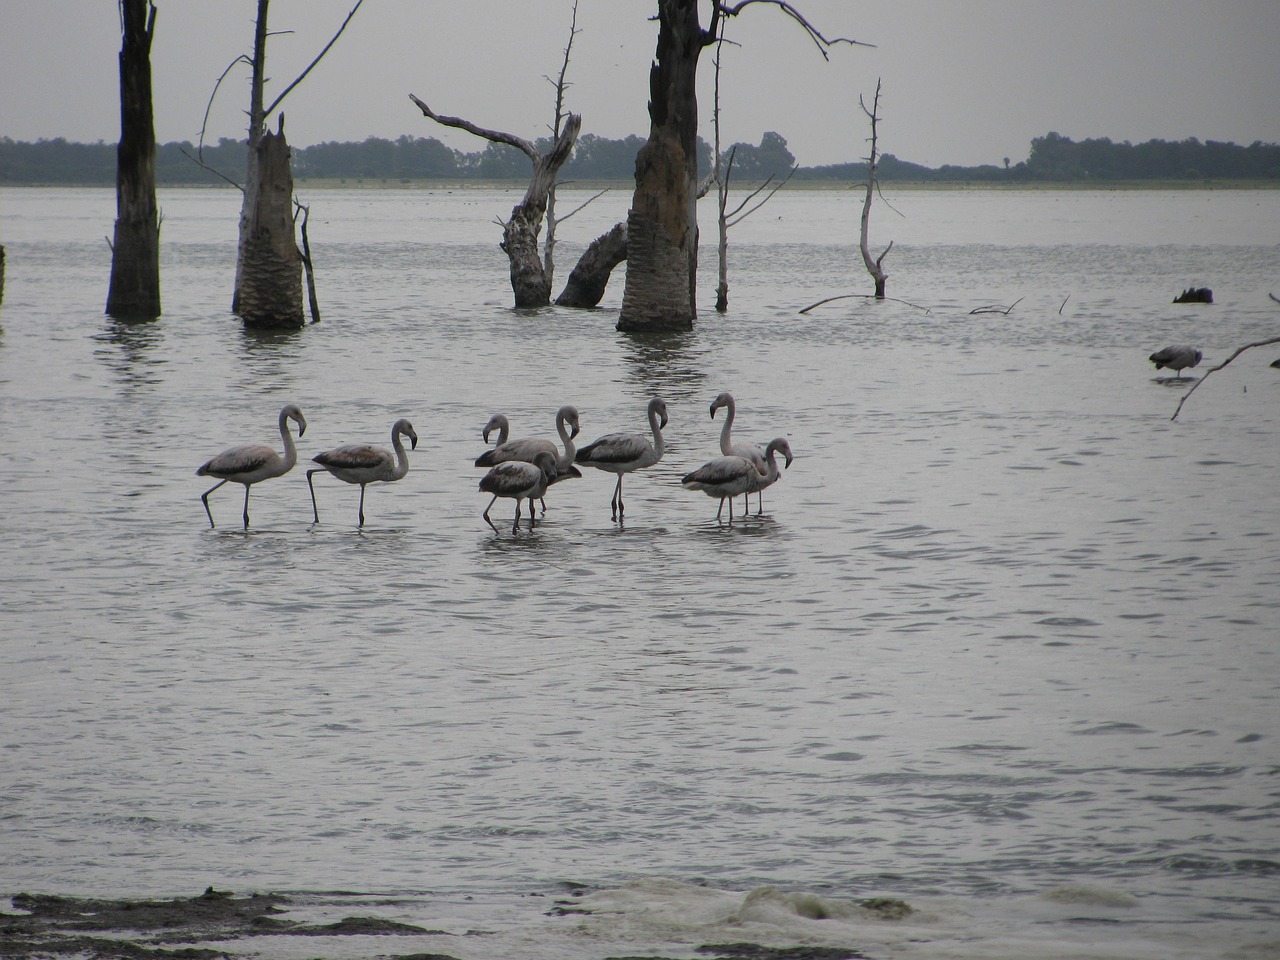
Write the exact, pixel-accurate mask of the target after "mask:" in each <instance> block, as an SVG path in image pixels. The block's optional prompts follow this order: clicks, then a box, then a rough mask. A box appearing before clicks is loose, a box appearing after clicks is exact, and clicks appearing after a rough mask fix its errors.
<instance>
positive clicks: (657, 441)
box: [649, 410, 666, 462]
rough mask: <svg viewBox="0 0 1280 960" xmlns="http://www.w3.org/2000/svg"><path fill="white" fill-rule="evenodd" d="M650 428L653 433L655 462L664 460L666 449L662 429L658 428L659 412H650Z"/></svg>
mask: <svg viewBox="0 0 1280 960" xmlns="http://www.w3.org/2000/svg"><path fill="white" fill-rule="evenodd" d="M649 428H650V429H651V430H652V431H653V453H654V458H655V462H656V461H657V460H661V459H662V454H663V451H664V450H665V449H666V446H665V443H664V441H663V439H662V428H661V427H660V426H658V411H657V410H650V411H649Z"/></svg>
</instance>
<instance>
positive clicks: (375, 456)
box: [307, 417, 418, 527]
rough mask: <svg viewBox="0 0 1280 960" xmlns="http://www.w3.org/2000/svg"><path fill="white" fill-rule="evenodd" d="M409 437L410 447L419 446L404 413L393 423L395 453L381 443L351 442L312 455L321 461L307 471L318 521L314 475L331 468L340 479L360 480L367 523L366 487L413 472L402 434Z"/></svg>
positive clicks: (313, 507) (362, 514)
mask: <svg viewBox="0 0 1280 960" xmlns="http://www.w3.org/2000/svg"><path fill="white" fill-rule="evenodd" d="M402 436H403V437H408V438H409V448H410V449H411V450H416V449H417V448H418V434H417V433H416V432H414V429H413V424H412V423H410V422H409V421H408V420H406V419H404V418H403V417H401V418H400V419H399V420H397V421H396V422H395V423H394V424H393V425H392V427H391V446H392V448H393V449H394V450H395V453H392V452H391V450H388V449H387V448H386V447H377V446H373V445H372V444H367V443H348V444H344V445H343V446H341V447H334V448H333V449H332V450H326V451H325V452H324V453H318V454H316V455H315V456H314V457H312V458H311V459H312V461H314V462H315V463H318V464H320V466H318V467H313V468H312V469H310V470H308V471H307V486H308V487H310V488H311V510H312V512H313V513H314V514H315V522H316V523H319V522H320V509H319V508H318V507H317V506H316V488H315V483H314V482H313V481H312V479H311V478H312V475H314V474H317V473H320V472H321V471H328V472H329V473H331V474H333V475H334V476H335V477H337V478H338V479H339V480H343V481H346V482H347V483H358V484H360V509H359V514H360V526H362V527H363V526H364V488H365V487H366V486H367V485H369V484H371V483H393V482H395V481H396V480H401V479H403V478H404V476H405V474H407V473H408V472H409V455H408V454H407V453H405V449H404V444H403V443H401V442H400V438H401V437H402Z"/></svg>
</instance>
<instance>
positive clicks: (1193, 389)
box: [1169, 295, 1280, 420]
mask: <svg viewBox="0 0 1280 960" xmlns="http://www.w3.org/2000/svg"><path fill="white" fill-rule="evenodd" d="M1271 299H1273V300H1275V296H1274V295H1273V296H1272V297H1271ZM1276 302H1277V303H1280V300H1277V301H1276ZM1272 343H1280V337H1272V338H1271V339H1270V340H1259V341H1258V342H1257V343H1247V344H1245V345H1244V346H1243V347H1241V348H1240V349H1239V350H1237V351H1236V352H1235V353H1233V354H1232V355H1231V356H1229V357H1227V359H1225V360H1223V361H1222V362H1221V363H1220V364H1218V365H1217V366H1216V367H1210V368H1209V369H1208V370H1206V371H1205V372H1204V376H1203V377H1201V378H1200V379H1199V380H1197V381H1196V382H1195V384H1194V385H1193V386H1192V387H1191V389H1190V390H1188V391H1187V392H1186V394H1185V395H1184V396H1183V398H1182V399H1181V400H1179V401H1178V408H1177V409H1176V410H1174V411H1173V416H1172V417H1170V418H1169V419H1170V420H1177V419H1178V414H1179V413H1181V412H1182V405H1183V404H1184V403H1186V402H1187V400H1188V398H1189V397H1190V396H1191V395H1192V394H1193V393H1195V392H1196V388H1197V387H1199V386H1200V384H1202V383H1204V382H1205V381H1206V380H1208V379H1209V374H1211V373H1216V372H1217V371H1219V370H1221V369H1222V368H1223V367H1225V366H1226V365H1227V364H1228V363H1230V362H1231V361H1232V360H1234V359H1235V358H1236V357H1238V356H1240V354H1242V353H1244V352H1245V351H1246V350H1252V349H1253V348H1254V347H1265V346H1267V345H1268V344H1272Z"/></svg>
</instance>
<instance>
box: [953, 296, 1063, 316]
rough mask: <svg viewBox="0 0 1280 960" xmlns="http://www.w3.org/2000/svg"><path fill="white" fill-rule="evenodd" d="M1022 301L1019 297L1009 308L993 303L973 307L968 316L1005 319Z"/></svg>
mask: <svg viewBox="0 0 1280 960" xmlns="http://www.w3.org/2000/svg"><path fill="white" fill-rule="evenodd" d="M1023 299H1025V298H1023V297H1019V298H1018V299H1017V300H1015V301H1013V303H1011V304H1009V306H1007V307H1002V306H999V305H998V304H994V303H993V304H991V305H990V306H986V307H974V308H973V309H972V310H970V311H969V316H971V317H973V316H977V315H978V314H980V313H1001V314H1004V315H1005V316H1006V317H1007V316H1008V315H1009V313H1010V312H1011V311H1012V310H1013V308H1014V307H1016V306H1017V305H1018V304H1020V303H1021V302H1022V301H1023ZM1065 302H1066V301H1065V300H1064V301H1063V303H1065Z"/></svg>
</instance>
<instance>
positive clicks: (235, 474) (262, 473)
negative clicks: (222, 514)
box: [196, 403, 307, 530]
mask: <svg viewBox="0 0 1280 960" xmlns="http://www.w3.org/2000/svg"><path fill="white" fill-rule="evenodd" d="M290 420H292V421H293V422H294V423H296V424H297V425H298V436H299V437H301V436H302V435H303V434H304V433H306V432H307V421H306V419H305V418H304V417H303V416H302V411H301V410H299V409H298V407H297V406H296V405H295V404H292V403H290V404H286V405H285V406H284V407H283V408H282V409H281V411H280V438H281V439H282V440H283V441H284V456H281V455H280V454H279V453H277V452H276V451H275V450H274V449H272V448H271V447H269V446H267V445H266V444H262V443H250V444H245V445H244V446H239V447H231V448H229V449H227V450H223V451H222V452H221V453H220V454H218V455H217V456H216V457H214V458H213V459H212V460H209V461H207V462H206V463H204V464H202V465H201V466H200V468H199V469H198V470H196V476H197V477H218V478H219V482H218V483H216V484H214V485H213V486H212V487H210V488H209V489H208V490H206V491H205V492H204V493H203V494H201V495H200V499H201V500H202V501H203V502H204V512H205V513H207V514H208V515H209V526H210V527H213V526H214V522H213V511H212V510H210V509H209V494H211V493H213V491H215V490H217V489H218V488H219V487H220V486H222V485H223V484H224V483H227V482H228V481H230V482H231V483H242V484H244V528H245V529H246V530H248V529H249V487H251V486H252V485H253V484H255V483H259V482H260V481H262V480H270V479H271V478H272V477H280V476H284V474H286V473H288V472H289V471H290V470H292V469H293V465H294V464H295V463H297V462H298V448H297V447H295V446H294V445H293V434H291V433H290V432H289V421H290Z"/></svg>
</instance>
